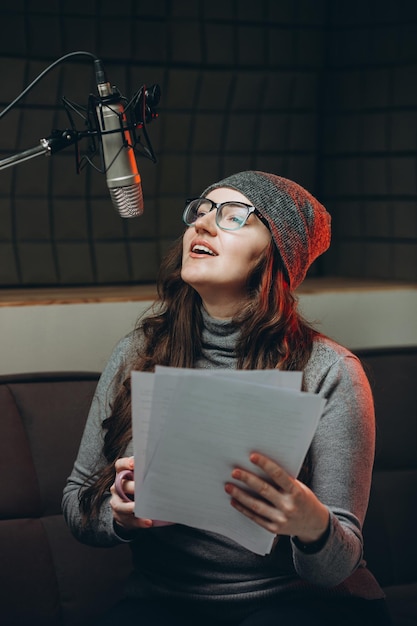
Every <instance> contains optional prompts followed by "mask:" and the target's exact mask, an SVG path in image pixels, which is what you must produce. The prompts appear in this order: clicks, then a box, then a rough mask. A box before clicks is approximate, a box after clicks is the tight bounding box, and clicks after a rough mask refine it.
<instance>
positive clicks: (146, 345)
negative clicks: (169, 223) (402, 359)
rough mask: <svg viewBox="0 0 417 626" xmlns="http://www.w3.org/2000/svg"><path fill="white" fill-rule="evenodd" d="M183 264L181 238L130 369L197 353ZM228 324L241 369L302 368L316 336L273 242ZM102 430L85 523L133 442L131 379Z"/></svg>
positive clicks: (194, 298)
mask: <svg viewBox="0 0 417 626" xmlns="http://www.w3.org/2000/svg"><path fill="white" fill-rule="evenodd" d="M181 261H182V238H181V239H179V240H178V241H177V242H176V244H175V245H174V246H173V248H172V250H171V251H170V253H169V254H168V255H167V256H166V258H165V260H164V262H163V263H162V265H161V270H160V275H159V279H158V301H157V305H156V306H157V310H156V312H154V313H153V314H150V315H148V316H147V317H145V319H143V320H142V321H141V322H140V323H139V325H138V328H137V331H138V334H139V336H140V337H141V340H140V346H139V347H138V353H137V355H136V358H135V360H134V362H133V363H132V364H131V367H130V371H131V370H139V371H147V372H150V371H153V370H154V368H155V365H169V366H175V367H193V365H194V364H195V362H196V360H197V358H198V357H199V356H200V355H201V350H202V349H201V332H202V326H203V321H202V314H201V298H200V296H199V295H198V293H197V292H196V291H195V290H194V289H193V288H192V287H190V286H189V285H188V284H187V283H185V282H184V281H183V280H182V279H181ZM233 321H234V322H235V323H236V324H239V327H240V329H241V332H240V339H239V341H238V345H237V347H236V352H237V367H238V369H267V368H279V369H282V370H303V369H304V367H305V365H306V363H307V361H308V359H309V357H310V354H311V350H312V344H313V339H314V337H315V336H316V335H317V334H318V333H317V332H316V331H315V330H314V329H313V328H311V326H309V325H308V324H307V323H306V322H305V321H304V320H303V318H302V317H301V316H300V314H299V313H298V311H297V302H296V299H295V298H294V296H293V294H292V293H291V291H290V289H289V285H288V281H287V279H286V276H285V272H284V270H283V265H282V262H281V259H280V256H279V253H278V251H277V248H276V246H275V245H274V244H273V243H272V242H271V243H270V245H269V246H268V247H267V249H266V252H265V254H264V255H263V257H262V259H261V260H260V261H259V263H258V265H257V266H256V267H255V269H254V270H253V271H252V273H251V274H250V276H249V278H248V299H247V302H246V304H245V305H244V306H243V308H242V309H241V311H240V312H239V314H238V315H237V316H236V317H235V318H234V320H233ZM103 429H105V430H106V431H107V432H106V434H105V437H104V445H103V455H104V457H105V458H106V460H107V465H106V466H105V468H104V470H102V471H100V473H98V474H97V475H95V476H94V477H92V479H91V481H90V484H89V486H87V488H86V489H84V490H83V492H82V494H81V496H80V504H81V511H82V513H83V515H84V517H85V519H86V520H87V518H88V517H89V516H90V515H93V516H96V515H98V512H99V510H100V505H101V502H102V500H103V498H104V497H105V495H106V493H107V492H108V490H109V488H110V486H111V485H112V483H113V481H114V462H115V461H116V459H117V458H119V457H120V456H122V455H123V453H124V451H125V449H126V446H127V444H128V443H129V441H130V440H131V436H132V432H131V397H130V377H129V378H127V379H126V380H125V381H124V383H123V385H122V386H121V388H120V390H119V392H118V393H117V395H116V397H115V399H114V402H113V405H112V412H111V415H110V416H109V417H108V418H107V419H105V420H104V421H103Z"/></svg>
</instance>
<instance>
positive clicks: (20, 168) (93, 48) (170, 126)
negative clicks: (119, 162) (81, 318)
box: [0, 0, 417, 287]
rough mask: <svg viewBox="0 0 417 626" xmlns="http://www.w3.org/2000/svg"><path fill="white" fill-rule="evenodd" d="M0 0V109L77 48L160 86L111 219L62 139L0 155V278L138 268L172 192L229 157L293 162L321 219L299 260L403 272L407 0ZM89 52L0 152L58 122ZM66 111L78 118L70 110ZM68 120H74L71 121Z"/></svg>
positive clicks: (240, 165)
mask: <svg viewBox="0 0 417 626" xmlns="http://www.w3.org/2000/svg"><path fill="white" fill-rule="evenodd" d="M5 5H6V3H2V8H1V9H0V33H1V36H0V77H1V87H0V110H3V109H4V108H5V106H7V105H8V104H9V103H10V102H11V101H12V100H14V98H16V96H18V94H19V93H20V92H21V91H22V90H23V89H24V88H25V87H27V85H28V84H29V83H30V82H31V81H32V80H33V79H34V78H35V77H36V76H37V75H38V74H39V73H40V72H41V71H43V70H44V69H45V68H46V67H47V66H48V65H49V64H50V63H52V62H54V61H56V59H58V58H59V57H61V56H63V55H65V54H67V53H69V52H73V51H77V50H85V51H88V52H91V53H93V54H95V55H97V56H98V57H100V58H101V59H102V60H103V62H104V67H105V69H106V71H107V74H108V78H109V81H110V82H111V83H112V84H114V85H117V86H118V87H119V89H120V90H121V91H122V93H123V94H124V95H126V96H128V97H130V96H132V95H133V93H134V92H136V91H137V89H138V88H139V87H140V86H141V85H142V84H144V83H145V84H152V83H158V84H159V85H160V86H161V89H162V100H161V105H160V107H159V113H160V116H159V119H158V120H156V121H155V122H153V123H152V124H150V125H149V126H148V131H149V135H150V139H151V142H152V145H153V148H154V150H155V152H156V154H157V157H158V163H157V164H156V165H154V164H153V163H152V162H151V161H147V160H145V159H141V158H138V165H139V170H140V172H141V175H142V182H143V192H144V198H145V214H144V215H143V216H142V217H140V218H137V219H134V220H123V219H122V218H120V217H119V215H118V214H117V212H116V211H115V209H113V207H112V204H111V202H110V199H109V194H108V190H107V187H106V184H105V177H104V176H103V175H102V174H99V173H97V172H96V171H94V170H93V169H92V168H88V169H85V170H83V172H82V173H81V174H80V175H77V174H76V173H75V165H74V153H73V149H72V148H68V149H67V150H65V151H63V152H60V153H59V154H56V155H54V156H53V157H51V158H46V157H43V156H42V157H38V158H36V159H33V160H31V161H28V162H26V163H21V164H19V165H17V166H15V167H12V168H8V169H4V170H1V171H0V285H2V286H3V287H6V286H7V287H14V286H16V287H17V286H19V287H22V286H28V287H29V286H57V285H62V286H64V285H68V286H69V285H111V284H115V285H116V284H131V283H144V282H153V281H154V279H155V276H156V273H157V269H158V266H159V262H160V258H161V255H162V254H163V253H164V251H165V250H166V248H167V246H168V245H169V244H170V242H172V240H173V239H174V238H175V237H176V236H177V235H179V234H180V233H181V231H182V223H181V213H182V208H183V202H184V198H185V197H188V196H190V195H199V194H200V193H201V191H202V190H203V189H204V188H205V187H206V186H207V185H208V184H209V183H211V182H213V181H215V180H218V179H219V178H221V177H223V176H225V175H228V174H230V173H233V172H235V171H240V170H244V169H252V168H255V169H261V170H265V171H270V172H274V173H277V174H280V175H282V176H286V177H288V178H292V179H294V180H296V181H297V182H299V183H300V184H302V185H303V186H305V187H306V188H307V189H309V190H310V191H311V192H312V193H314V194H315V195H317V196H318V197H319V199H320V200H321V201H322V202H323V203H324V204H325V205H326V206H327V208H328V210H329V212H330V213H331V214H332V217H333V243H332V247H331V249H330V251H329V252H327V253H326V254H325V255H324V256H323V257H322V258H321V259H319V260H318V261H317V262H316V263H315V264H314V266H313V268H312V270H311V272H310V276H336V277H337V276H343V277H352V278H368V279H386V280H399V281H415V280H416V279H417V245H416V244H417V204H416V200H417V159H416V147H417V2H414V1H411V0H410V1H406V0H397V1H395V2H394V1H388V0H378V1H376V0H368V1H366V0H350V1H349V2H343V1H341V0H257V1H254V0H196V1H191V0H190V1H186V0H151V1H146V2H145V1H141V0H140V1H136V2H135V1H133V0H130V1H129V0H125V1H124V2H120V1H119V2H116V1H115V0H112V1H109V0H101V1H98V0H97V1H94V0H82V1H81V0H71V1H69V0H61V1H53V0H43V1H32V2H31V1H29V0H27V1H24V0H14V1H13V2H8V3H7V8H5ZM93 79H94V75H93V65H92V62H91V61H90V60H88V59H86V58H82V57H80V58H77V59H72V60H71V61H70V62H67V63H65V64H61V65H58V67H57V68H55V69H54V70H52V71H51V72H49V73H48V74H47V75H46V77H45V78H44V79H43V80H42V81H41V82H40V83H39V84H38V85H37V86H36V87H35V88H34V89H33V90H32V91H31V92H30V93H29V94H28V95H27V96H26V97H25V98H24V100H23V101H21V102H20V103H19V105H18V106H16V107H15V108H14V109H13V110H12V111H11V112H10V113H8V114H7V115H6V116H5V117H4V118H3V119H1V120H0V159H3V158H5V157H7V156H10V155H13V154H16V153H18V152H20V151H22V150H25V149H27V148H31V147H33V146H35V145H37V144H38V143H39V140H40V139H41V138H42V137H47V136H49V135H50V133H51V130H52V129H53V128H66V127H67V126H68V121H67V118H66V115H65V112H64V109H63V106H62V104H61V100H60V99H61V97H62V96H63V95H64V96H66V97H67V98H69V99H70V100H73V101H75V102H77V103H79V104H82V105H86V104H87V100H88V94H89V93H90V92H93V91H94V92H95V86H94V80H93ZM81 126H82V125H81ZM78 127H79V125H78V123H77V128H78Z"/></svg>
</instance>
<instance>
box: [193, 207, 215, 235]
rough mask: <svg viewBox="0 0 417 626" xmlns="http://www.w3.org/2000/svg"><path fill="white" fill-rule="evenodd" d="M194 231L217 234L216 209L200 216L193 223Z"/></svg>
mask: <svg viewBox="0 0 417 626" xmlns="http://www.w3.org/2000/svg"><path fill="white" fill-rule="evenodd" d="M194 227H195V229H196V230H197V231H198V230H205V231H207V232H209V233H212V234H217V224H216V209H213V210H212V211H209V212H208V213H206V214H205V215H200V217H198V218H197V219H196V221H195V222H194Z"/></svg>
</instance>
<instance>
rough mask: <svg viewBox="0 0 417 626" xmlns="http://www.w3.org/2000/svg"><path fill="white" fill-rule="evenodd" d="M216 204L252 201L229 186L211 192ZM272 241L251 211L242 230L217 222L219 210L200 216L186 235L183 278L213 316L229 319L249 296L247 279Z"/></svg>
mask: <svg viewBox="0 0 417 626" xmlns="http://www.w3.org/2000/svg"><path fill="white" fill-rule="evenodd" d="M207 198H209V199H210V200H212V201H213V202H215V203H216V204H218V203H221V202H228V201H232V200H236V201H238V202H245V203H246V204H251V203H250V201H249V200H248V199H247V198H246V196H244V195H243V194H241V193H239V192H238V191H234V190H233V189H229V188H227V187H220V188H219V189H214V190H213V191H211V192H210V193H209V194H208V195H207ZM270 241H271V234H270V232H269V230H268V229H267V227H266V226H265V225H264V224H263V223H262V222H261V221H260V220H259V219H258V218H257V217H256V215H254V214H252V215H250V216H249V219H248V220H247V222H246V224H245V225H244V226H242V228H240V229H239V230H235V231H224V230H221V229H220V228H218V226H217V225H216V209H214V210H213V211H210V212H209V213H207V214H206V215H204V217H199V218H198V219H197V221H196V222H195V223H194V225H193V226H189V227H188V229H187V230H186V231H185V233H184V237H183V254H182V270H181V277H182V279H183V280H184V281H185V282H186V283H188V284H189V285H191V286H192V287H193V288H194V289H195V290H196V291H197V292H198V293H199V294H200V296H201V298H202V300H203V303H204V305H205V308H206V310H207V311H208V313H209V314H210V315H212V316H213V317H218V318H229V317H232V316H233V315H234V314H235V313H236V312H237V311H238V310H239V305H240V304H241V303H242V302H243V301H244V300H245V299H246V297H247V278H248V276H249V274H250V273H251V271H252V270H253V269H254V267H255V266H256V264H257V263H258V261H259V260H260V258H261V257H262V255H263V253H264V251H265V249H266V248H267V246H268V245H269V243H270Z"/></svg>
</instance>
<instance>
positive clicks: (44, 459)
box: [0, 348, 417, 626]
mask: <svg viewBox="0 0 417 626" xmlns="http://www.w3.org/2000/svg"><path fill="white" fill-rule="evenodd" d="M360 356H361V357H362V358H363V360H364V363H365V365H366V367H367V369H368V374H369V376H370V379H371V382H372V385H373V388H374V393H375V399H376V411H377V425H378V438H377V456H376V461H375V473H374V480H373V488H372V495H371V502H370V507H369V512H368V517H367V520H366V524H365V528H364V535H365V546H366V558H367V560H368V563H369V566H370V568H371V569H372V571H373V572H374V574H375V575H376V577H377V578H378V580H379V581H380V583H381V584H382V585H383V587H384V588H385V590H386V593H387V598H388V602H389V606H390V609H391V612H392V615H393V620H394V624H395V626H415V625H416V624H417V534H416V531H415V528H416V519H417V403H416V384H417V348H416V349H398V350H396V349H389V350H375V351H363V352H361V353H360ZM96 383H97V375H96V374H84V373H69V374H65V373H64V374H63V373H54V374H37V375H33V374H30V375H14V376H0V427H1V434H0V555H1V565H0V567H1V574H0V598H1V602H0V623H1V624H2V625H3V626H37V625H42V626H58V625H59V626H83V625H84V624H87V623H91V621H92V619H93V618H94V617H95V616H96V615H98V614H99V613H100V612H101V611H105V609H106V607H108V606H109V605H110V604H112V603H113V602H115V601H116V600H117V599H118V598H119V597H120V594H121V589H122V582H123V580H124V578H125V577H126V575H127V574H128V572H129V568H130V553H129V548H128V547H127V546H125V545H124V546H119V547H117V548H112V549H100V548H91V547H88V546H84V545H82V544H80V543H78V542H77V541H76V540H75V539H74V538H73V537H72V536H71V534H70V532H69V530H68V529H67V527H66V525H65V522H64V520H63V517H62V514H61V495H62V489H63V486H64V483H65V479H66V477H67V475H68V474H69V472H70V470H71V467H72V464H73V461H74V458H75V456H76V452H77V448H78V444H79V440H80V437H81V434H82V430H83V425H84V423H85V419H86V416H87V412H88V407H89V404H90V401H91V398H92V395H93V393H94V389H95V386H96Z"/></svg>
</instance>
